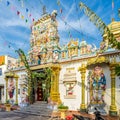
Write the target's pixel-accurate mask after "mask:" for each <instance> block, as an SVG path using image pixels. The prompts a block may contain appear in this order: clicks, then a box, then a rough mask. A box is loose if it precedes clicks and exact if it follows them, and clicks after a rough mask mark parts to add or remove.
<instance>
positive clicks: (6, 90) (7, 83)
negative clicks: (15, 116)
mask: <svg viewBox="0 0 120 120" xmlns="http://www.w3.org/2000/svg"><path fill="white" fill-rule="evenodd" d="M5 80H6V102H7V100H8V78H7V77H5Z"/></svg>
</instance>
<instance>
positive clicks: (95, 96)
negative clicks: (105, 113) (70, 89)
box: [88, 66, 106, 104]
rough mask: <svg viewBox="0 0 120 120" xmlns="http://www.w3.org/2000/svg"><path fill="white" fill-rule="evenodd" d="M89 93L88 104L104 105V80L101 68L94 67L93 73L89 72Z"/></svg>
mask: <svg viewBox="0 0 120 120" xmlns="http://www.w3.org/2000/svg"><path fill="white" fill-rule="evenodd" d="M88 78H89V79H88V80H89V91H90V103H91V104H102V103H104V93H105V90H106V78H105V75H104V73H103V70H102V68H101V67H99V66H96V67H95V68H94V70H93V71H90V72H89V77H88Z"/></svg>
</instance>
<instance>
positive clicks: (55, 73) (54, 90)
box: [51, 66, 61, 103]
mask: <svg viewBox="0 0 120 120" xmlns="http://www.w3.org/2000/svg"><path fill="white" fill-rule="evenodd" d="M59 73H60V67H57V66H56V67H52V78H51V80H52V85H51V99H52V101H54V102H57V103H61V101H60V93H59Z"/></svg>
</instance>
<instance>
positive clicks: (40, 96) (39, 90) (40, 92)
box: [37, 81, 43, 101]
mask: <svg viewBox="0 0 120 120" xmlns="http://www.w3.org/2000/svg"><path fill="white" fill-rule="evenodd" d="M42 100H43V89H42V82H41V81H38V85H37V101H42Z"/></svg>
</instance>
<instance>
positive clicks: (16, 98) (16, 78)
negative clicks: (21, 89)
mask: <svg viewBox="0 0 120 120" xmlns="http://www.w3.org/2000/svg"><path fill="white" fill-rule="evenodd" d="M14 78H15V80H16V97H15V103H16V104H18V76H15V77H14Z"/></svg>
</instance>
